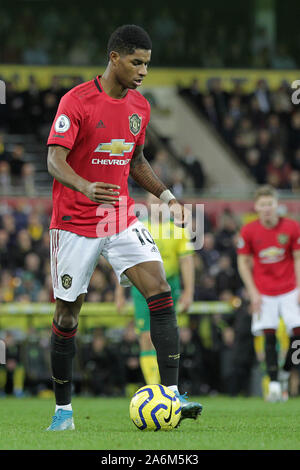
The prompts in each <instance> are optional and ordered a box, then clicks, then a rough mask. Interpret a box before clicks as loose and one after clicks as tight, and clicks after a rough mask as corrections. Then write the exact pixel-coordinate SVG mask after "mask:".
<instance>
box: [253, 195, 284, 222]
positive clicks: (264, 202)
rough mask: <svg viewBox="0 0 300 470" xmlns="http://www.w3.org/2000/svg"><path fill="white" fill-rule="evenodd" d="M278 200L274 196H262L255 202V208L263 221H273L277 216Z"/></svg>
mask: <svg viewBox="0 0 300 470" xmlns="http://www.w3.org/2000/svg"><path fill="white" fill-rule="evenodd" d="M277 209H278V202H277V199H276V198H275V197H273V196H261V197H259V198H258V199H257V201H256V202H255V210H256V212H257V214H258V217H259V218H260V220H261V221H262V222H265V223H271V222H272V221H273V220H274V219H276V217H277Z"/></svg>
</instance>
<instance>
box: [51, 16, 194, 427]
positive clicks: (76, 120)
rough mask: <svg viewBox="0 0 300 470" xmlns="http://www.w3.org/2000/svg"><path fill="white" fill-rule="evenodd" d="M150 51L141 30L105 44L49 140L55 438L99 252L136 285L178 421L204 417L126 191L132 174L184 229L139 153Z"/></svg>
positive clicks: (156, 266)
mask: <svg viewBox="0 0 300 470" xmlns="http://www.w3.org/2000/svg"><path fill="white" fill-rule="evenodd" d="M151 48H152V45H151V40H150V38H149V36H148V34H147V33H146V32H145V31H144V30H143V29H142V28H140V27H139V26H135V25H125V26H122V27H120V28H118V29H117V30H116V31H115V32H114V33H113V34H112V35H111V37H110V39H109V42H108V57H109V62H108V65H107V68H106V70H105V72H104V73H103V75H102V76H97V77H96V78H95V79H94V80H91V81H88V82H86V83H83V84H81V85H79V86H77V87H75V88H73V89H72V90H70V91H69V92H68V93H66V95H64V96H63V97H62V99H61V101H60V104H59V107H58V110H57V114H56V116H55V119H54V122H53V125H52V128H51V131H50V135H49V138H48V146H49V150H48V170H49V172H50V174H51V175H52V176H53V177H54V183H53V213H52V219H51V225H50V236H51V274H52V282H53V289H54V296H55V298H56V309H55V314H54V319H53V323H52V336H51V364H52V373H53V376H52V379H53V384H54V392H55V398H56V410H55V415H54V416H53V419H52V423H51V425H50V426H49V428H48V430H51V431H61V430H66V429H74V421H73V410H72V405H71V387H72V362H73V357H74V354H75V334H76V330H77V325H78V316H79V312H80V309H81V306H82V303H83V300H84V295H85V293H86V292H87V287H88V284H89V281H90V278H91V275H92V273H93V271H94V269H95V267H96V265H97V263H98V260H99V257H100V255H103V256H104V257H105V258H106V259H107V261H108V262H109V263H110V264H111V266H112V267H113V269H114V271H115V273H116V276H117V278H118V280H119V282H120V283H121V284H122V285H125V286H126V285H128V283H132V284H133V285H135V286H136V287H137V288H138V289H139V291H140V292H141V293H142V294H143V296H144V297H145V299H146V300H147V303H148V307H149V310H150V330H151V338H152V342H153V344H154V346H155V349H156V352H157V361H158V366H159V371H160V377H161V381H162V384H163V385H166V386H167V387H169V388H170V389H171V390H173V391H174V392H175V393H176V394H177V395H178V397H179V399H180V401H181V406H182V412H181V419H185V418H194V419H196V417H197V416H198V415H199V414H200V412H201V410H202V406H201V405H200V404H199V403H196V402H189V401H187V400H186V399H185V398H184V396H183V395H180V394H179V391H178V388H177V384H178V367H179V333H178V326H177V321H176V314H175V309H174V305H173V299H172V296H171V292H170V286H169V284H168V283H167V281H166V277H165V272H164V268H163V264H162V259H161V256H160V253H159V250H158V249H157V247H156V245H155V243H154V241H153V239H152V237H151V235H150V234H149V232H148V231H147V230H146V228H145V227H144V226H143V224H142V223H141V222H139V221H138V220H137V218H136V216H135V214H134V210H133V207H134V201H133V200H132V199H131V198H130V197H129V194H128V181H127V180H128V176H129V175H130V176H131V177H132V178H133V179H134V180H135V181H136V182H137V183H138V184H139V185H140V186H141V187H142V188H144V189H145V190H147V191H149V192H150V193H152V194H154V195H155V196H157V197H159V198H160V199H161V200H162V201H164V202H165V203H167V204H168V205H169V207H170V211H171V212H173V213H174V221H175V223H177V224H178V225H182V224H184V223H185V222H186V216H187V214H186V212H185V210H184V207H183V206H182V205H181V204H179V203H178V202H177V201H176V198H175V197H174V196H173V195H172V193H171V192H170V191H169V190H168V189H167V188H166V186H165V185H164V184H163V183H162V182H161V181H160V179H159V178H158V177H157V176H156V175H155V173H154V172H153V170H152V169H151V167H150V165H149V164H148V162H147V160H146V159H145V157H144V154H143V147H144V140H145V132H146V127H147V125H148V122H149V119H150V105H149V103H148V101H147V100H146V99H145V98H144V97H143V96H142V95H141V94H140V93H139V92H138V91H137V90H136V88H137V87H138V86H139V85H141V84H142V81H143V79H144V78H145V77H146V75H147V69H148V65H149V62H150V57H151Z"/></svg>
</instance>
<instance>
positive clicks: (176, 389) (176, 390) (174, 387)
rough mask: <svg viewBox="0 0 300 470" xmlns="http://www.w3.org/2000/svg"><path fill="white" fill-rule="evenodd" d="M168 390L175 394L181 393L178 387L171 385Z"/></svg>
mask: <svg viewBox="0 0 300 470" xmlns="http://www.w3.org/2000/svg"><path fill="white" fill-rule="evenodd" d="M168 388H169V389H170V390H172V392H174V393H175V392H178V393H179V391H178V387H177V385H169V386H168Z"/></svg>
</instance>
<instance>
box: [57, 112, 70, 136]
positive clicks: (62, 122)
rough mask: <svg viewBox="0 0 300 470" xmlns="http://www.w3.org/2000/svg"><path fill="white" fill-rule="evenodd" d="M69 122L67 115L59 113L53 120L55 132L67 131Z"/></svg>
mask: <svg viewBox="0 0 300 470" xmlns="http://www.w3.org/2000/svg"><path fill="white" fill-rule="evenodd" d="M70 126H71V122H70V119H69V118H68V116H66V115H65V114H61V115H60V116H58V118H57V119H56V121H55V125H54V129H55V131H56V132H61V133H63V132H67V131H68V130H69V129H70Z"/></svg>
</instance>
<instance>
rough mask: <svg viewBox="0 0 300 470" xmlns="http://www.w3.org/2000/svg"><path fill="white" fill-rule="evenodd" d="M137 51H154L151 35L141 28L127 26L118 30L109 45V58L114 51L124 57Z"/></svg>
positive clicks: (113, 34)
mask: <svg viewBox="0 0 300 470" xmlns="http://www.w3.org/2000/svg"><path fill="white" fill-rule="evenodd" d="M136 49H145V50H147V51H149V50H150V49H152V42H151V39H150V36H149V34H148V33H147V32H146V31H145V30H144V29H143V28H141V27H140V26H136V25H134V24H125V25H123V26H120V27H119V28H118V29H116V30H115V31H114V32H113V33H112V35H111V36H110V38H109V40H108V44H107V53H108V57H109V56H110V53H111V52H112V51H115V52H118V53H119V54H122V55H128V54H133V53H134V51H135V50H136Z"/></svg>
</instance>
